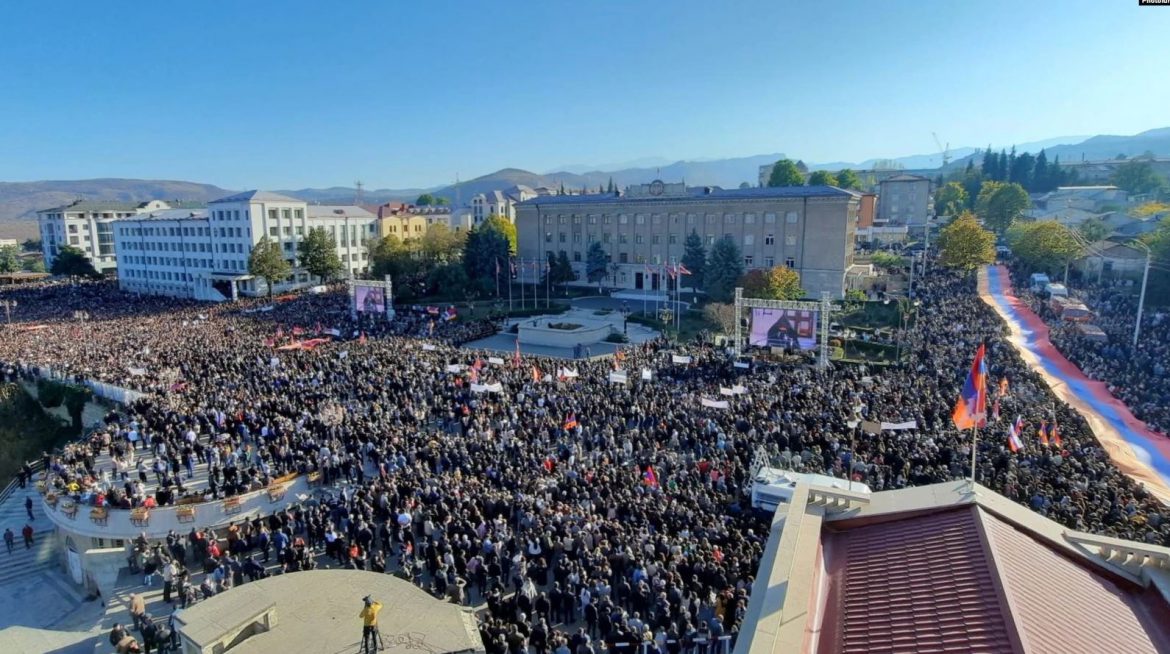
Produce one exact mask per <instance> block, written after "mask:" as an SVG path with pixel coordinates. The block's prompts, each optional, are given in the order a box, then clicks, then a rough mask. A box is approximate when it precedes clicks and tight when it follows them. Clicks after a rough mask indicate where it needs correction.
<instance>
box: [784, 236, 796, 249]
mask: <svg viewBox="0 0 1170 654" xmlns="http://www.w3.org/2000/svg"><path fill="white" fill-rule="evenodd" d="M784 245H787V246H788V247H795V246H796V237H795V236H785V237H784Z"/></svg>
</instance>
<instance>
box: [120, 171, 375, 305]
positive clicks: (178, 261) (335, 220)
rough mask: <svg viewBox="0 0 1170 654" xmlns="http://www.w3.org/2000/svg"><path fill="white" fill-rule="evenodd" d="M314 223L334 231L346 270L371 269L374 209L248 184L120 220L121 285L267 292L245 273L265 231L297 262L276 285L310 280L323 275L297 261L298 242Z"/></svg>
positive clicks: (219, 297) (160, 291)
mask: <svg viewBox="0 0 1170 654" xmlns="http://www.w3.org/2000/svg"><path fill="white" fill-rule="evenodd" d="M316 227H322V228H324V229H326V230H327V231H328V232H329V234H330V235H331V236H332V237H333V239H334V243H335V245H336V247H337V254H338V257H339V258H340V259H341V261H342V264H343V265H344V266H345V269H346V271H347V272H348V273H349V274H353V275H356V274H361V273H364V272H366V271H367V270H368V269H369V252H368V250H367V248H366V242H367V241H368V240H369V239H370V238H373V237H375V236H376V235H377V231H376V230H377V223H376V220H375V218H374V215H373V214H371V213H370V212H368V211H366V210H365V209H362V208H361V207H353V206H322V205H308V204H306V203H305V202H303V201H301V200H297V199H294V198H290V197H286V196H283V195H279V194H276V193H269V192H266V191H248V192H246V193H239V194H237V195H232V196H229V197H226V198H221V199H219V200H214V201H212V202H210V203H209V204H208V206H207V208H206V209H201V210H197V211H191V210H186V209H184V210H161V211H152V212H145V213H142V214H132V215H128V216H123V217H122V218H119V219H117V220H116V221H115V222H114V226H113V235H114V240H115V248H114V249H115V250H116V252H117V263H118V266H119V275H118V279H119V284H120V286H121V287H122V288H123V289H124V290H127V291H134V292H139V293H150V294H157V295H170V296H174V297H189V298H195V299H199V300H215V301H223V300H228V299H235V298H236V297H238V296H239V295H240V294H243V295H263V294H265V293H267V290H268V287H267V282H266V280H263V279H259V278H256V277H253V276H252V275H251V274H250V273H249V272H248V259H249V257H250V256H251V253H252V248H253V247H254V246H255V245H256V244H257V243H259V242H260V239H262V238H264V237H268V239H269V240H271V241H273V242H275V243H277V244H278V245H279V246H280V249H281V251H282V252H283V253H284V256H285V258H286V259H287V260H288V261H289V263H290V264H291V265H292V266H293V272H292V274H291V275H290V277H289V278H288V279H287V280H285V281H283V282H280V283H277V284H275V285H274V287H273V289H274V290H275V291H285V290H289V289H293V288H298V287H301V286H305V285H308V284H313V283H316V282H317V281H318V280H316V279H315V278H313V277H312V276H311V275H310V274H309V273H308V272H306V271H305V270H304V269H302V268H300V267H299V266H298V265H297V243H299V242H300V240H301V239H302V238H303V237H304V236H305V235H307V234H308V233H309V230H310V229H313V228H316Z"/></svg>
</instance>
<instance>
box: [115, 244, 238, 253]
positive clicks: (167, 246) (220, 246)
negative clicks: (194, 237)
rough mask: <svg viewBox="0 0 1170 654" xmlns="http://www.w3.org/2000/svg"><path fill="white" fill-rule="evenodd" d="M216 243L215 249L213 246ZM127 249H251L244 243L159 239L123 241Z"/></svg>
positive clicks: (148, 250)
mask: <svg viewBox="0 0 1170 654" xmlns="http://www.w3.org/2000/svg"><path fill="white" fill-rule="evenodd" d="M212 245H214V246H215V247H214V249H213V248H212ZM122 249H123V250H125V251H133V250H137V251H139V252H222V253H225V254H226V253H231V254H247V253H250V252H251V249H249V248H248V247H247V245H246V244H244V243H214V244H212V243H208V242H207V241H184V242H182V243H176V242H173V241H172V242H166V241H163V242H158V241H123V242H122Z"/></svg>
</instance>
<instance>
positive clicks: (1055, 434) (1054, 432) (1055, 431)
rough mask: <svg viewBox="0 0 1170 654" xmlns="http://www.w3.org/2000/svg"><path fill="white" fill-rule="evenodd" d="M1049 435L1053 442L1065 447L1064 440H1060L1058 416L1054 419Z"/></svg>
mask: <svg viewBox="0 0 1170 654" xmlns="http://www.w3.org/2000/svg"><path fill="white" fill-rule="evenodd" d="M1049 430H1050V431H1049V432H1048V437H1049V438H1050V439H1051V440H1052V444H1053V445H1055V446H1057V447H1064V441H1062V440H1060V429H1059V428H1058V427H1057V425H1056V418H1053V419H1052V426H1051V427H1049Z"/></svg>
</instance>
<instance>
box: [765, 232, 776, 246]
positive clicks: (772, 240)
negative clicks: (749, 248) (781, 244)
mask: <svg viewBox="0 0 1170 654" xmlns="http://www.w3.org/2000/svg"><path fill="white" fill-rule="evenodd" d="M764 245H776V235H775V234H768V235H766V236H764Z"/></svg>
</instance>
